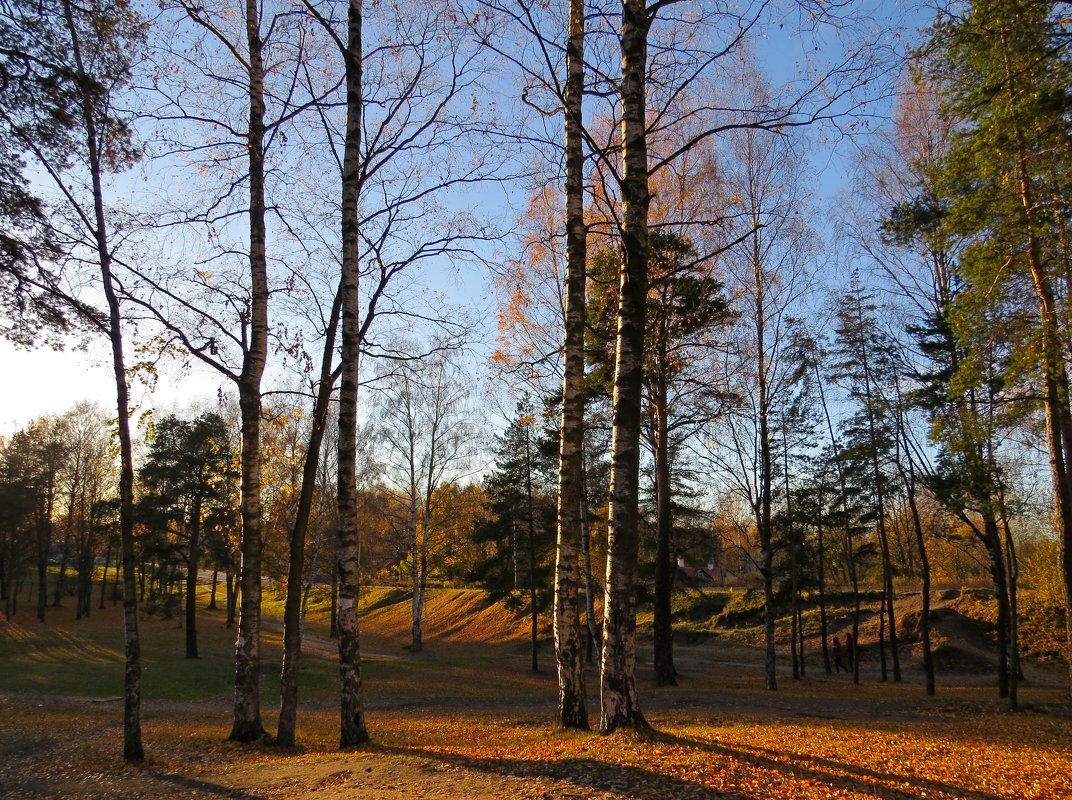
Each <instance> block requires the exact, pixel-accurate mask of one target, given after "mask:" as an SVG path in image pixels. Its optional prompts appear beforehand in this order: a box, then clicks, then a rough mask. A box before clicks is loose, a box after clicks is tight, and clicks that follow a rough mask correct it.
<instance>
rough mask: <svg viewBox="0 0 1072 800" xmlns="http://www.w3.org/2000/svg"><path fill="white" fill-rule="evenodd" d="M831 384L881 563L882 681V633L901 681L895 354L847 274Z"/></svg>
mask: <svg viewBox="0 0 1072 800" xmlns="http://www.w3.org/2000/svg"><path fill="white" fill-rule="evenodd" d="M836 313H837V320H838V324H837V328H836V330H835V336H836V338H835V345H834V352H833V356H834V359H835V360H834V363H833V365H832V366H833V370H834V375H835V378H837V379H839V380H840V381H841V382H842V383H843V385H844V387H845V392H846V395H847V396H848V399H849V401H850V402H851V403H852V404H853V406H854V407H855V410H854V412H853V413H852V415H851V416H849V417H848V418H847V419H846V420H845V422H844V423H843V428H842V432H843V436H844V439H845V447H844V449H843V451H842V457H843V461H844V464H845V466H846V477H847V478H848V479H849V482H850V484H853V485H854V486H855V489H856V491H857V493H858V496H859V497H860V498H861V500H862V501H863V503H864V509H865V510H864V514H863V516H862V517H861V520H860V521H861V522H862V523H864V524H867V525H870V526H873V527H874V530H875V533H876V536H877V539H878V547H879V554H880V556H881V562H882V586H883V592H882V597H883V600H882V612H881V619H880V623H881V624H880V635H879V656H880V665H881V669H882V679H883V680H886V679H887V664H886V648H885V641H884V639H885V632H886V631H888V634H889V645H890V655H891V658H892V662H893V679H894V680H895V681H900V680H901V663H900V654H899V653H898V649H897V616H896V610H895V608H894V603H893V600H894V597H893V577H894V576H893V563H892V560H891V558H890V543H889V535H888V531H887V519H886V513H887V504H888V499H889V497H890V496H891V494H892V492H893V485H892V477H891V475H890V470H891V464H892V456H893V451H894V448H895V445H896V432H895V429H894V424H893V418H892V414H891V413H890V405H889V398H891V397H892V396H893V394H894V391H893V382H895V381H896V370H895V369H894V359H895V354H894V351H893V348H892V346H891V341H890V338H889V337H888V336H885V335H884V334H883V331H882V327H881V325H880V324H879V320H878V308H877V306H876V305H875V302H874V298H873V297H872V296H871V295H870V294H869V293H868V292H867V291H866V290H865V289H864V288H863V286H862V285H861V283H860V276H859V274H858V273H857V272H853V275H852V278H851V280H850V282H849V286H848V289H847V290H846V292H845V294H844V295H843V296H842V297H841V298H839V300H838V302H837V307H836Z"/></svg>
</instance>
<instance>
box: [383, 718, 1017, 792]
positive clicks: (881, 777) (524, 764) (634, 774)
mask: <svg viewBox="0 0 1072 800" xmlns="http://www.w3.org/2000/svg"><path fill="white" fill-rule="evenodd" d="M652 739H653V740H654V741H658V742H662V743H666V744H671V745H677V746H682V747H688V748H693V749H695V750H699V751H702V752H706V753H710V754H712V755H715V756H719V757H721V758H725V759H732V760H736V761H739V762H741V763H744V764H749V765H751V766H753V767H756V768H758V769H760V770H763V771H766V772H768V773H776V774H778V775H780V776H785V777H787V778H790V779H794V780H795V779H801V778H807V779H811V780H815V781H819V782H821V783H824V784H826V785H827V786H829V787H831V788H833V789H840V790H845V791H852V792H859V793H862V794H865V795H866V796H868V797H875V798H883V800H917V799H918V798H919V797H921V796H924V795H927V796H932V795H938V794H944V795H945V796H948V797H955V798H957V800H1005V798H1002V797H1001V796H999V795H994V794H990V793H987V792H980V791H975V790H971V789H968V788H966V787H963V786H957V785H954V784H950V783H945V782H942V781H936V780H932V779H928V778H920V777H916V776H910V775H896V774H893V773H889V772H881V771H879V770H874V769H869V768H867V767H860V766H856V765H852V764H846V763H842V762H840V761H834V760H831V759H827V758H821V757H818V756H802V755H796V754H789V753H783V752H781V751H778V750H773V749H769V748H763V747H752V748H747V747H745V748H736V747H729V746H726V745H722V744H717V743H714V742H705V741H701V740H698V739H691V738H688V737H683V736H676V735H673V734H667V733H660V732H657V733H653V734H652ZM382 751H383V752H390V753H396V754H399V755H408V756H418V757H422V758H427V759H429V760H433V761H437V762H440V763H442V762H446V763H450V764H452V765H454V766H457V767H462V768H465V769H470V770H476V771H480V772H486V773H490V774H494V775H505V776H510V777H517V778H529V779H534V778H538V779H551V780H558V781H564V782H567V783H571V784H573V785H575V786H577V787H579V788H584V789H590V790H613V791H629V790H632V789H637V788H642V789H643V790H645V791H646V792H653V791H654V792H655V793H657V795H658V796H662V797H673V798H675V800H676V799H677V798H684V799H687V800H692V798H696V799H697V800H718V798H728V797H734V798H742V797H753V798H754V800H760V797H763V796H756V795H747V794H742V792H741V791H740V789H739V788H736V787H735V788H734V789H731V790H727V791H725V792H721V791H718V790H715V789H711V788H710V787H707V786H704V785H702V784H700V783H695V782H693V781H689V780H685V779H682V778H675V777H672V776H669V775H664V774H662V773H660V772H657V771H652V770H647V769H643V768H640V767H631V766H625V765H620V764H613V763H607V762H604V761H597V760H593V759H563V760H560V761H528V760H521V759H494V758H473V757H469V756H462V755H457V754H446V753H442V752H434V751H429V750H423V749H419V748H407V747H385V748H382ZM785 759H788V760H785ZM896 784H899V785H900V786H907V787H911V788H900V787H899V786H898V785H896Z"/></svg>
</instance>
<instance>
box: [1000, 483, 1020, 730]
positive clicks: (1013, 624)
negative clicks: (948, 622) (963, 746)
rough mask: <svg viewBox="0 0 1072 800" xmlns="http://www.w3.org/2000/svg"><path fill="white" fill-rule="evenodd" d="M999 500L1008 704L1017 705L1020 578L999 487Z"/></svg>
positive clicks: (1015, 706)
mask: <svg viewBox="0 0 1072 800" xmlns="http://www.w3.org/2000/svg"><path fill="white" fill-rule="evenodd" d="M999 496H1000V502H1001V509H1002V511H1001V527H1002V532H1003V534H1004V538H1005V560H1006V565H1007V569H1008V572H1007V579H1008V584H1009V705H1010V706H1011V707H1012V708H1014V709H1015V708H1018V707H1019V690H1018V682H1019V681H1020V680H1021V679H1022V678H1023V675H1022V674H1021V671H1020V623H1019V617H1018V611H1017V601H1016V585H1017V583H1018V582H1019V580H1020V566H1019V563H1018V562H1017V560H1016V542H1015V541H1014V540H1013V537H1012V530H1011V529H1010V527H1009V515H1008V513H1007V512H1006V509H1005V492H1004V490H1003V489H999Z"/></svg>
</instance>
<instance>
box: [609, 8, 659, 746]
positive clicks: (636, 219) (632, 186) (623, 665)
mask: <svg viewBox="0 0 1072 800" xmlns="http://www.w3.org/2000/svg"><path fill="white" fill-rule="evenodd" d="M649 25H650V19H649V17H648V13H647V8H646V6H645V4H644V3H643V2H642V0H624V2H623V3H622V23H621V54H622V77H621V102H622V123H621V127H622V162H623V177H622V183H621V190H622V220H623V225H622V264H621V274H620V290H619V300H618V326H617V328H618V330H617V346H616V350H615V364H614V397H613V411H612V420H611V428H612V442H611V482H610V513H609V518H608V525H607V529H608V532H607V583H606V589H605V594H604V601H603V608H604V611H603V651H602V655H601V659H600V701H601V716H600V723H599V729H600V731H601V732H602V733H610V732H612V731H615V730H617V729H618V728H646V727H648V723H647V721H646V720H645V719H644V715H643V714H642V713H641V711H640V705H639V702H638V698H637V691H636V568H637V551H638V546H639V541H638V539H639V530H638V523H639V519H638V516H639V513H638V502H639V472H640V424H641V387H642V383H643V375H644V318H645V304H646V296H647V291H648V207H649V205H650V202H651V196H650V193H649V190H648V155H647V128H646V121H645V111H646V108H645V106H646V101H645V99H646V92H645V78H646V68H647V50H648V28H649Z"/></svg>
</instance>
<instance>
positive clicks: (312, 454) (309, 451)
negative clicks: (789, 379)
mask: <svg viewBox="0 0 1072 800" xmlns="http://www.w3.org/2000/svg"><path fill="white" fill-rule="evenodd" d="M341 310H342V295H341V294H340V293H338V292H336V294H335V301H334V303H332V306H331V315H330V317H329V319H328V325H327V329H326V330H325V336H324V349H323V354H322V356H321V362H320V380H319V383H318V384H317V387H316V399H315V401H314V403H313V419H312V430H311V431H310V432H309V444H308V447H307V448H306V450H305V463H304V464H303V465H302V480H301V490H300V492H299V495H298V509H297V512H296V513H295V515H294V524H293V525H292V526H291V529H290V541H289V546H290V547H289V550H290V562H289V565H288V568H287V598H286V601H285V602H284V605H283V666H282V670H281V671H280V676H279V724H278V726H277V728H276V736H275V743H276V744H277V745H280V746H282V747H293V746H294V736H295V730H296V727H297V718H298V665H299V664H300V663H301V641H302V607H303V602H302V601H303V599H304V597H305V589H304V583H305V575H304V571H305V537H306V532H307V531H308V530H309V517H310V516H311V514H312V510H313V494H314V490H315V489H316V479H317V473H318V470H319V467H320V451H321V449H322V447H323V442H324V433H325V430H326V428H327V421H328V407H329V401H330V400H331V392H332V389H333V388H334V386H335V378H334V376H333V375H332V372H331V364H332V361H333V360H334V358H335V333H336V330H337V329H338V325H339V315H340V313H341Z"/></svg>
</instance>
